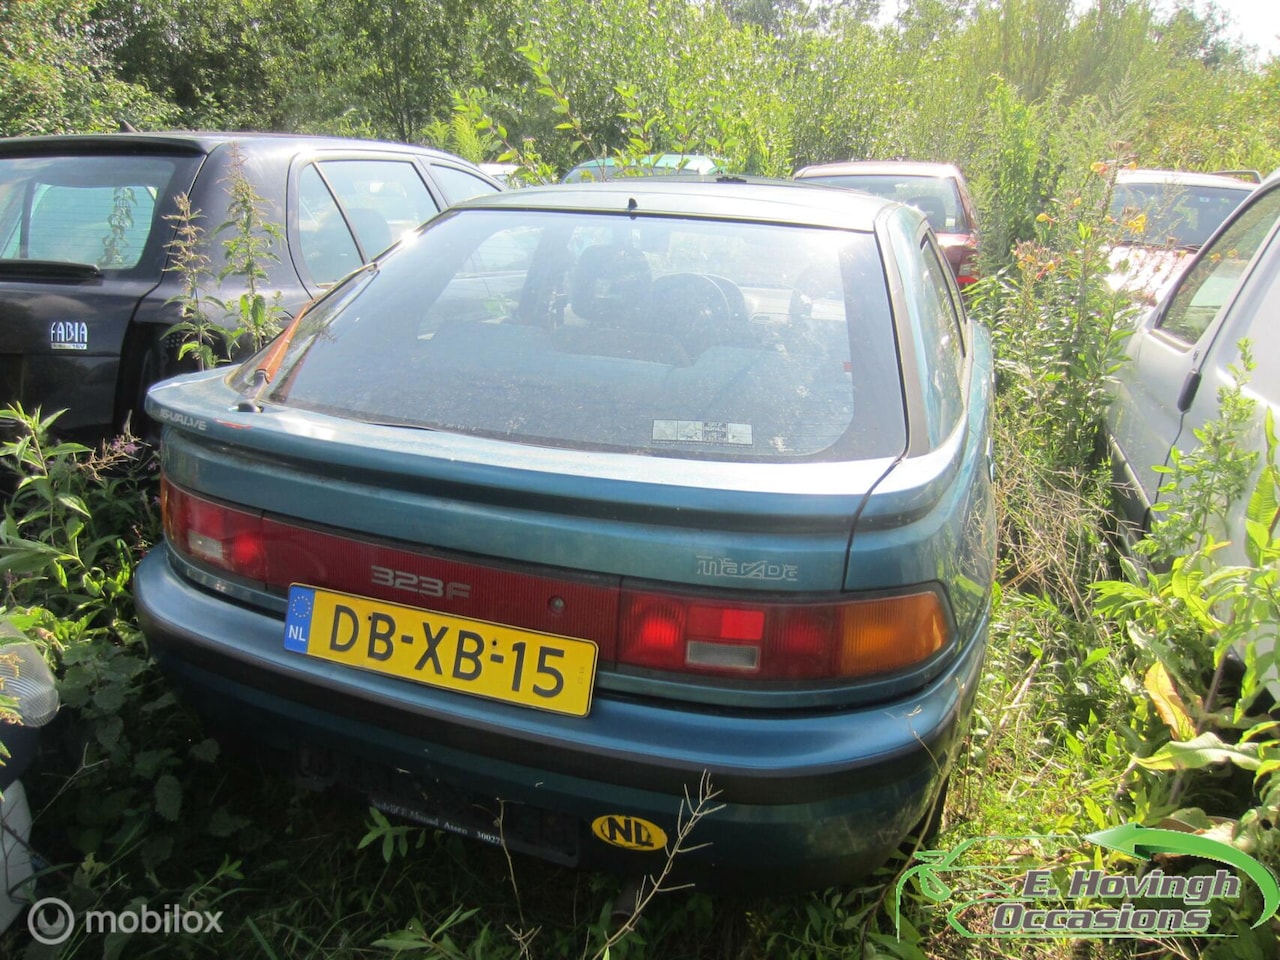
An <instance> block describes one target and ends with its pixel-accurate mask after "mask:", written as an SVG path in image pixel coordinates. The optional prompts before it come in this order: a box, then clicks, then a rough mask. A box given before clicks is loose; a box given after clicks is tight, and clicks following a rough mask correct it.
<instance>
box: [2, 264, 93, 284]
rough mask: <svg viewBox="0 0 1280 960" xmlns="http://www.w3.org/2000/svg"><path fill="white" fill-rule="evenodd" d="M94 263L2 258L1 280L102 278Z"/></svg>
mask: <svg viewBox="0 0 1280 960" xmlns="http://www.w3.org/2000/svg"><path fill="white" fill-rule="evenodd" d="M101 278H102V271H101V270H100V269H99V268H98V265H97V264H94V263H70V262H68V261H66V260H0V280H100V279H101Z"/></svg>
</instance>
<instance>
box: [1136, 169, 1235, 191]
mask: <svg viewBox="0 0 1280 960" xmlns="http://www.w3.org/2000/svg"><path fill="white" fill-rule="evenodd" d="M1116 183H1126V184H1127V183H1163V184H1181V185H1183V186H1188V187H1226V188H1235V189H1237V190H1240V191H1243V192H1245V193H1249V192H1251V191H1252V190H1254V189H1255V188H1256V187H1257V184H1256V183H1247V182H1245V181H1244V180H1240V179H1238V178H1237V177H1228V176H1224V175H1222V174H1218V173H1197V172H1196V171H1194V170H1144V169H1138V170H1126V169H1120V170H1117V171H1116Z"/></svg>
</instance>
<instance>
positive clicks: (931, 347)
mask: <svg viewBox="0 0 1280 960" xmlns="http://www.w3.org/2000/svg"><path fill="white" fill-rule="evenodd" d="M893 236H894V239H893V245H894V248H895V252H896V254H897V257H898V269H899V272H900V273H901V276H902V283H903V287H904V291H905V294H906V307H907V313H908V316H909V317H910V321H911V322H910V324H909V328H910V331H911V336H912V337H913V339H914V341H915V343H914V346H915V351H914V352H915V354H916V362H917V372H918V376H919V383H920V386H921V390H922V392H923V401H924V408H925V415H926V417H927V420H928V435H929V443H930V445H931V446H933V445H936V444H937V443H938V442H939V441H941V439H942V438H943V437H945V436H947V434H949V433H950V432H951V431H952V429H954V427H955V425H956V424H957V423H958V422H959V420H960V415H961V413H962V412H963V411H964V387H963V374H964V340H963V334H962V330H961V328H960V313H959V311H958V309H957V307H956V303H955V299H954V298H953V297H952V296H951V287H950V285H949V284H948V282H947V277H948V275H949V271H948V270H947V267H946V266H945V265H944V264H942V263H941V262H940V259H939V256H938V253H937V251H936V249H935V248H934V246H933V244H932V243H931V242H929V241H928V240H927V239H926V240H925V241H924V242H920V241H917V240H915V239H913V238H912V237H911V236H910V235H909V234H907V233H905V232H903V231H895V232H894V235H893Z"/></svg>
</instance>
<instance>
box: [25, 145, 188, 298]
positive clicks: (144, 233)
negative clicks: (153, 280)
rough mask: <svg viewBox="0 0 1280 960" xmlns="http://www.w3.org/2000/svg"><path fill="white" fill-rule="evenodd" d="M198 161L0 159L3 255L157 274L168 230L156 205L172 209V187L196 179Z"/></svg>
mask: <svg viewBox="0 0 1280 960" xmlns="http://www.w3.org/2000/svg"><path fill="white" fill-rule="evenodd" d="M195 164H196V160H194V159H192V158H169V157H143V156H62V157H22V158H0V258H3V259H5V260H48V261H55V262H62V263H80V264H92V265H93V266H96V267H98V268H99V269H102V270H119V271H136V270H142V269H146V271H147V272H154V273H156V274H158V273H159V272H160V269H161V267H162V265H163V259H162V258H163V253H164V251H163V249H162V247H163V243H162V242H157V241H162V240H163V236H161V235H164V236H167V234H168V232H169V231H168V230H167V229H166V228H167V224H165V223H164V221H163V218H162V215H160V211H159V209H158V208H160V207H164V209H165V210H166V211H167V210H168V207H167V206H165V202H166V200H167V199H168V198H169V197H170V196H171V194H172V193H177V192H181V191H182V190H184V189H186V188H187V187H188V186H190V182H191V175H192V171H193V170H194V169H195ZM184 176H185V183H183V184H182V185H181V186H176V184H177V182H178V181H179V180H181V179H182V177H184ZM153 232H154V233H156V234H157V236H156V237H155V240H153Z"/></svg>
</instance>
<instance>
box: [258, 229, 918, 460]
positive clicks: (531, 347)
mask: <svg viewBox="0 0 1280 960" xmlns="http://www.w3.org/2000/svg"><path fill="white" fill-rule="evenodd" d="M353 288H354V289H353ZM252 367H253V363H252V362H251V363H250V364H248V365H247V368H248V369H252ZM275 383H276V384H277V386H276V387H275V389H274V392H272V393H271V394H270V395H269V397H270V399H272V400H274V401H276V402H279V403H284V404H287V405H289V406H293V407H301V408H305V409H308V410H314V411H318V412H323V413H329V414H335V415H338V416H343V417H348V418H354V419H359V420H366V421H371V422H378V423H389V424H398V425H406V426H414V427H422V428H428V429H433V430H448V431H455V432H460V433H468V434H476V435H481V436H488V437H498V438H503V439H508V440H515V441H519V442H523V443H531V444H539V445H548V446H557V447H568V448H575V449H589V450H618V451H628V452H634V453H643V454H649V455H656V456H671V457H684V458H713V459H730V460H772V459H806V458H827V459H837V458H844V457H866V456H890V455H893V454H895V453H897V452H899V451H900V450H901V448H902V445H903V442H904V439H903V438H904V428H903V415H902V396H901V388H900V386H899V377H898V364H897V359H896V350H895V345H894V338H893V331H892V324H891V322H890V311H889V305H888V299H887V294H886V288H885V280H884V270H883V267H882V265H881V260H880V256H879V253H878V247H877V245H876V242H875V239H874V237H873V236H872V235H870V234H859V233H852V232H848V231H843V230H818V229H809V228H799V227H787V226H775V225H770V224H759V223H731V222H725V221H720V220H693V219H671V218H656V217H634V218H633V217H627V216H617V215H603V214H581V213H556V212H547V211H538V212H529V211H516V210H463V211H456V212H454V213H453V214H446V215H445V216H443V217H441V218H440V219H438V220H436V221H434V222H433V224H432V226H431V227H429V228H427V229H426V231H425V232H424V233H423V234H422V235H421V236H420V237H417V238H415V239H413V240H411V241H409V242H406V243H405V244H403V245H402V247H401V248H400V250H398V251H397V252H394V253H393V254H392V255H391V256H390V257H388V258H386V259H385V260H383V261H381V262H380V263H379V264H378V265H377V267H376V268H374V269H373V271H372V273H371V275H369V276H366V277H365V278H363V279H361V280H360V281H359V283H356V284H352V283H348V284H345V285H344V286H343V287H342V288H340V289H339V290H335V291H334V295H332V296H330V297H328V298H326V299H325V300H323V301H321V302H320V304H319V305H318V306H317V307H316V308H314V309H313V310H312V311H311V312H310V313H308V315H307V317H306V319H305V321H304V322H303V324H302V325H301V327H300V328H299V331H298V333H297V335H296V336H295V337H294V339H293V342H292V345H291V347H290V349H289V352H288V354H287V355H286V357H285V360H284V363H283V365H282V369H281V372H280V374H279V375H278V376H277V378H276V380H275Z"/></svg>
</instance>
